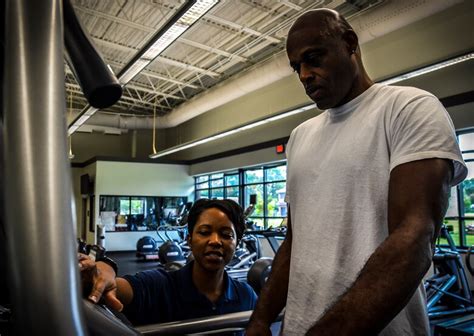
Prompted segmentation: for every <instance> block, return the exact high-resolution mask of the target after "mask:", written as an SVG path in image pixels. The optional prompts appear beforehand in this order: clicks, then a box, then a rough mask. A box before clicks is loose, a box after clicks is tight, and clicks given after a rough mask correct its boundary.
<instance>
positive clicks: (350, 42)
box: [342, 29, 359, 54]
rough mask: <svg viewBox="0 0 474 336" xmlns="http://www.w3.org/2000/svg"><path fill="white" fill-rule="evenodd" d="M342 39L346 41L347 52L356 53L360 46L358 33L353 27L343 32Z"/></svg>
mask: <svg viewBox="0 0 474 336" xmlns="http://www.w3.org/2000/svg"><path fill="white" fill-rule="evenodd" d="M342 39H343V40H344V41H345V42H346V46H347V52H348V53H349V54H354V53H355V52H356V50H357V47H358V46H359V38H358V37H357V34H356V33H355V32H354V31H353V30H352V29H349V30H346V31H345V32H344V33H343V34H342Z"/></svg>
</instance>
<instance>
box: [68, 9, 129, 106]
mask: <svg viewBox="0 0 474 336" xmlns="http://www.w3.org/2000/svg"><path fill="white" fill-rule="evenodd" d="M63 15H64V43H65V46H66V51H67V54H68V56H69V57H68V63H69V65H70V67H71V69H72V71H73V72H74V76H75V77H76V79H77V80H78V82H79V85H80V86H81V88H82V91H83V92H84V95H85V97H86V99H87V101H88V102H89V104H90V105H91V106H93V107H96V108H106V107H109V106H112V105H113V104H115V103H116V102H117V101H118V100H119V99H120V97H121V96H122V86H121V85H120V83H119V81H118V80H117V77H115V75H114V73H113V72H112V70H111V69H110V67H108V66H107V64H105V62H104V61H103V59H102V57H101V55H100V54H99V52H98V51H97V50H96V48H95V47H94V45H93V44H92V42H91V41H90V39H89V37H88V35H87V33H86V31H85V30H84V29H83V28H82V26H81V23H80V22H79V20H78V18H77V16H76V14H75V12H74V8H73V7H72V5H71V2H70V1H69V0H63Z"/></svg>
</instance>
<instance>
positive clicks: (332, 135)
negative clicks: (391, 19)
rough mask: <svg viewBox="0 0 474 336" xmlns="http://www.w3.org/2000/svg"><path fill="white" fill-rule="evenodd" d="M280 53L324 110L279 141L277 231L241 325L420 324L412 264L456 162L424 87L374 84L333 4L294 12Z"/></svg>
mask: <svg viewBox="0 0 474 336" xmlns="http://www.w3.org/2000/svg"><path fill="white" fill-rule="evenodd" d="M287 54H288V58H289V61H290V65H291V67H292V68H293V69H294V71H295V72H296V73H297V75H298V76H299V79H300V81H301V83H302V84H303V86H304V89H305V90H306V93H307V95H308V96H309V97H310V98H311V99H312V100H313V101H314V102H315V103H316V104H317V106H318V107H319V109H321V110H326V111H324V112H323V113H321V114H320V115H318V116H317V117H315V118H313V119H310V120H308V121H306V122H304V123H303V124H301V125H300V126H298V127H297V128H296V129H295V130H294V131H293V132H292V134H291V137H290V140H289V142H288V146H287V159H288V179H287V192H286V201H287V202H288V205H289V209H290V210H291V211H289V215H288V227H289V229H288V235H287V237H286V239H285V241H284V243H283V244H282V246H281V248H280V250H279V251H278V254H277V255H276V257H275V260H274V262H273V267H272V274H271V276H270V278H269V280H268V282H267V284H266V286H265V288H264V289H263V290H262V293H261V296H260V298H259V301H258V303H257V307H256V309H255V311H254V314H253V315H252V318H251V321H250V324H249V327H248V330H247V335H260V336H261V335H270V331H269V325H270V324H271V323H272V321H274V320H275V318H276V316H277V315H278V313H279V312H280V311H281V310H282V309H283V308H285V318H284V323H283V334H284V335H305V334H306V335H337V336H343V335H351V336H353V335H377V334H380V335H385V336H386V335H393V336H395V335H396V336H401V335H429V326H428V318H427V313H426V308H425V297H424V292H423V287H422V278H423V275H424V274H425V273H426V272H427V270H428V269H429V267H430V264H431V258H432V251H433V246H434V241H435V238H436V236H437V234H438V232H439V228H440V225H441V223H442V220H443V217H444V214H445V212H446V208H447V205H448V194H449V190H450V187H451V186H454V185H456V184H457V183H459V182H461V181H462V180H463V179H464V178H465V176H466V174H467V169H466V166H465V163H464V162H463V159H462V156H461V152H460V150H459V147H458V145H457V142H456V136H455V132H454V128H453V125H452V122H451V120H450V118H449V115H448V113H447V112H446V110H445V109H444V108H443V106H442V105H441V103H440V102H439V100H438V99H437V98H436V97H434V96H433V95H432V94H430V93H428V92H425V91H422V90H419V89H415V88H410V87H396V86H386V85H381V84H374V83H373V81H372V80H371V79H370V78H369V76H368V75H367V73H366V71H365V69H364V66H363V64H362V60H361V54H360V48H359V45H358V38H357V35H356V34H355V33H354V31H353V30H352V28H351V26H350V25H349V24H348V23H347V22H346V20H345V19H344V18H343V17H341V16H340V15H339V14H338V13H337V12H335V11H332V10H328V9H320V10H314V11H310V12H307V13H305V14H303V15H302V16H301V17H300V18H298V19H297V21H296V22H295V23H294V25H293V26H292V28H291V29H290V32H289V35H288V40H287Z"/></svg>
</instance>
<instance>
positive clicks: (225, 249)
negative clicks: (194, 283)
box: [188, 208, 237, 271]
mask: <svg viewBox="0 0 474 336" xmlns="http://www.w3.org/2000/svg"><path fill="white" fill-rule="evenodd" d="M188 243H189V245H190V246H191V251H192V253H193V256H194V260H195V262H196V263H198V264H199V266H201V267H202V268H203V269H205V270H207V271H219V270H222V269H224V266H225V265H227V264H228V263H229V261H230V260H231V259H232V257H233V255H234V252H235V248H236V245H237V235H236V233H235V229H234V224H233V223H232V222H231V221H230V219H229V217H227V215H226V214H225V213H224V212H222V211H221V210H219V209H217V208H210V209H206V210H204V211H203V212H202V213H201V215H200V216H199V218H198V220H197V222H196V225H195V226H194V230H193V232H191V235H190V236H189V238H188Z"/></svg>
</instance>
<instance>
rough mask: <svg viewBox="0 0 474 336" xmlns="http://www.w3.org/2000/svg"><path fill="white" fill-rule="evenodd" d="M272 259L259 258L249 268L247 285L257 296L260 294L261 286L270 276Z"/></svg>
mask: <svg viewBox="0 0 474 336" xmlns="http://www.w3.org/2000/svg"><path fill="white" fill-rule="evenodd" d="M272 262H273V258H268V257H264V258H260V259H258V260H257V261H256V262H254V263H253V265H252V266H251V267H250V270H249V272H248V273H247V283H248V284H249V285H250V286H251V287H252V288H253V290H254V291H255V293H257V295H259V294H260V291H261V289H262V288H263V285H265V282H266V281H267V279H268V277H269V276H270V272H271V270H272Z"/></svg>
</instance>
